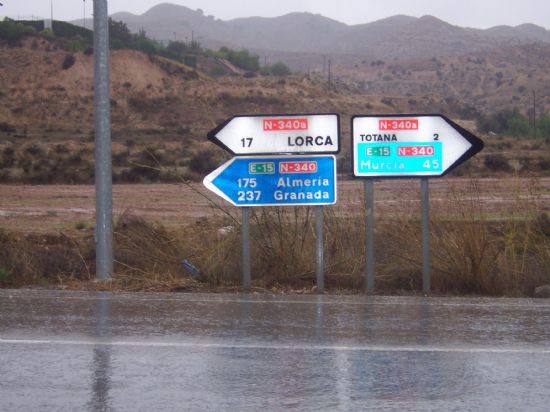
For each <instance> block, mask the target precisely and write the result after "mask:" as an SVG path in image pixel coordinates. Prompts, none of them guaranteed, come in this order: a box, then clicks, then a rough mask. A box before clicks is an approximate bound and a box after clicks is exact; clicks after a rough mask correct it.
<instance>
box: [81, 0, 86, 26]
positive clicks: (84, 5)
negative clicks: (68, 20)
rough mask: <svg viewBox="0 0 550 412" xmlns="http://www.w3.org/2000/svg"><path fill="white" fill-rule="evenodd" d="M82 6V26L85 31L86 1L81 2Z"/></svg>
mask: <svg viewBox="0 0 550 412" xmlns="http://www.w3.org/2000/svg"><path fill="white" fill-rule="evenodd" d="M82 4H83V6H82V9H83V11H82V26H83V27H84V29H86V0H83V1H82Z"/></svg>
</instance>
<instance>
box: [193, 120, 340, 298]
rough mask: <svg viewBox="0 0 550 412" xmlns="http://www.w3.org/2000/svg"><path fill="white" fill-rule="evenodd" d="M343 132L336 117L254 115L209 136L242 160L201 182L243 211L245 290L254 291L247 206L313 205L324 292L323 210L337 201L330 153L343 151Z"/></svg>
mask: <svg viewBox="0 0 550 412" xmlns="http://www.w3.org/2000/svg"><path fill="white" fill-rule="evenodd" d="M339 128H340V127H339V116H338V115H337V114H290V115H253V116H234V117H232V118H230V119H228V120H227V121H225V122H224V123H222V124H221V125H220V126H218V127H217V128H215V129H214V130H212V131H211V132H210V133H208V138H209V139H210V140H211V141H213V142H214V143H215V144H217V145H218V146H220V147H222V148H223V149H225V150H227V151H228V152H230V153H232V154H234V155H237V156H238V157H235V158H233V159H230V160H229V161H227V162H226V163H224V164H223V165H221V166H220V167H219V168H218V169H216V170H214V171H213V172H212V173H210V174H209V175H208V176H206V177H205V178H204V181H203V183H204V185H205V186H206V187H207V188H208V189H209V190H211V191H213V192H214V193H216V194H217V195H219V196H220V197H222V198H223V199H225V200H226V201H228V202H229V203H231V204H233V205H235V206H239V207H242V209H243V210H242V235H243V236H242V237H243V285H244V287H245V289H250V287H251V273H250V272H251V269H250V233H249V231H250V217H249V213H250V210H249V207H257V206H304V205H313V206H315V221H316V224H315V236H316V248H315V249H316V256H315V272H316V282H317V292H318V293H323V291H324V264H323V261H324V242H323V223H324V222H323V205H329V204H334V203H335V202H336V198H337V190H336V180H337V179H336V158H335V157H334V156H332V155H327V153H329V154H330V153H337V152H338V151H339V149H340V134H339ZM253 155H256V156H253ZM258 155H264V156H258ZM267 155H274V156H267Z"/></svg>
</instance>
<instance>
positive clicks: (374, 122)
mask: <svg viewBox="0 0 550 412" xmlns="http://www.w3.org/2000/svg"><path fill="white" fill-rule="evenodd" d="M351 127H352V152H353V174H354V176H355V177H408V176H411V177H413V176H442V175H443V174H445V173H447V172H449V171H450V170H452V169H453V168H455V167H456V166H458V165H459V164H461V163H462V162H464V161H466V160H467V159H469V158H470V157H472V156H473V155H475V154H476V153H478V152H479V151H480V150H481V149H482V148H483V142H482V141H481V140H480V139H478V138H477V137H476V136H474V135H473V134H471V133H470V132H468V131H467V130H465V129H464V128H462V127H460V126H459V125H457V124H456V123H454V122H453V121H451V120H449V119H448V118H446V117H445V116H441V115H437V114H433V115H432V114H429V115H409V114H405V115H396V114H390V115H368V116H354V117H353V118H352V122H351Z"/></svg>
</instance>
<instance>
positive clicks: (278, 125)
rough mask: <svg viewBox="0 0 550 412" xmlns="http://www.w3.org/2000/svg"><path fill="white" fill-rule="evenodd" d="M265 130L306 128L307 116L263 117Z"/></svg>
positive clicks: (278, 130)
mask: <svg viewBox="0 0 550 412" xmlns="http://www.w3.org/2000/svg"><path fill="white" fill-rule="evenodd" d="M263 124H264V131H265V132H281V131H286V130H307V129H308V128H309V127H308V121H307V118H305V117H304V118H293V119H264V122H263Z"/></svg>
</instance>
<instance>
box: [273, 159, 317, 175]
mask: <svg viewBox="0 0 550 412" xmlns="http://www.w3.org/2000/svg"><path fill="white" fill-rule="evenodd" d="M279 173H317V162H316V161H308V162H280V163H279Z"/></svg>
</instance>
